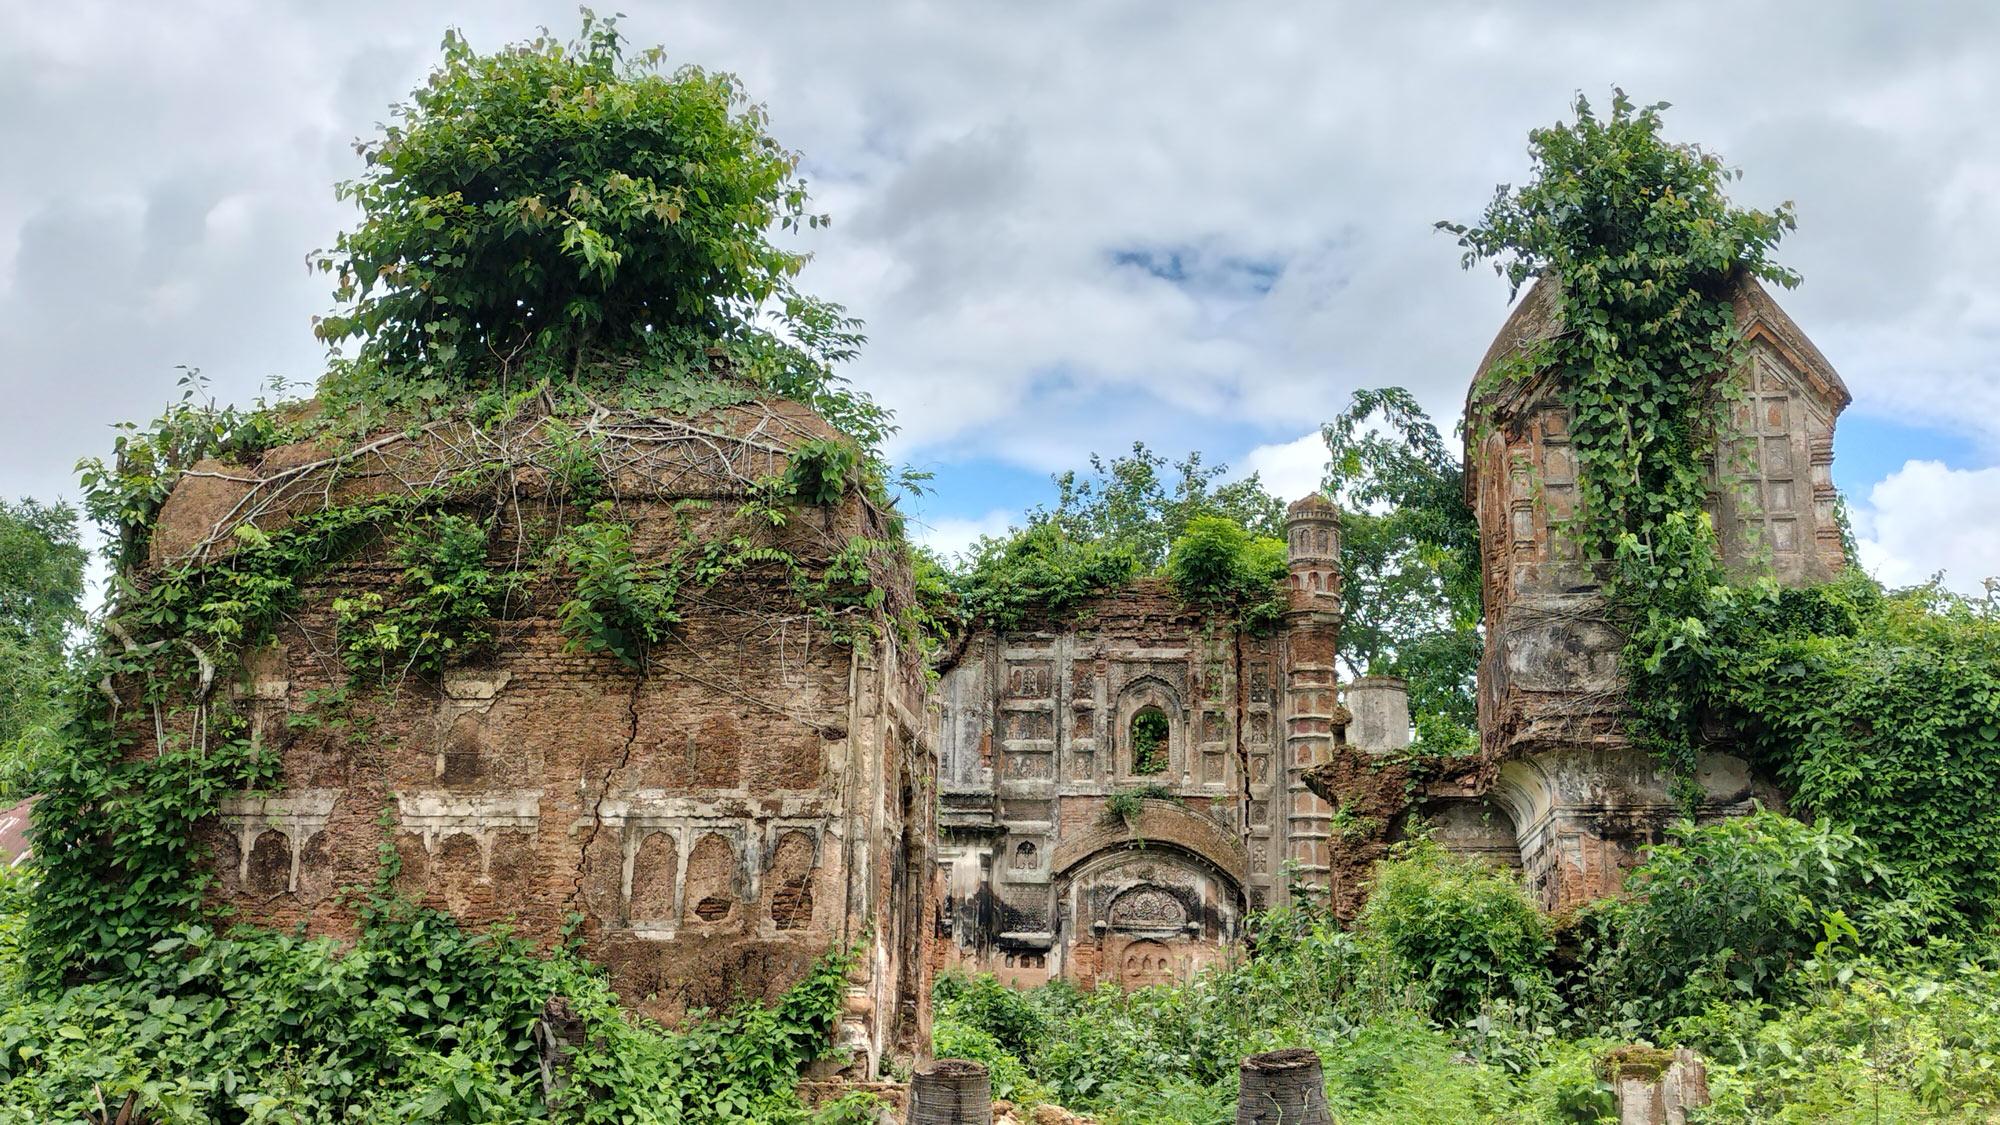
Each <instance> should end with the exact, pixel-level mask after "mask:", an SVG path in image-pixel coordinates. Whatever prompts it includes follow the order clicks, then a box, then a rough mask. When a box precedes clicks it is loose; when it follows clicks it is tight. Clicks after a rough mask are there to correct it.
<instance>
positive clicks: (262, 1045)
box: [0, 897, 848, 1125]
mask: <svg viewBox="0 0 2000 1125" xmlns="http://www.w3.org/2000/svg"><path fill="white" fill-rule="evenodd" d="M364 918H365V919H366V925H365V926H364V928H363V931H362V933H361V935H360V937H359V938H358V939H357V940H355V941H354V942H352V943H351V945H343V944H342V943H339V942H336V941H334V940H333V939H330V938H317V939H306V938H301V937H296V936H291V935H286V934H279V933H273V932H269V931H258V930H248V929H244V930H238V931H236V932H234V933H231V934H229V935H228V936H222V935H219V934H217V933H216V932H215V931H214V930H212V929H210V928H208V927H205V926H201V925H189V926H185V927H182V928H179V929H176V930H174V931H172V932H171V933H168V934H166V935H164V936H162V937H160V938H159V939H157V940H155V941H154V942H153V943H152V944H151V945H149V946H148V947H147V949H146V951H145V956H143V957H141V958H139V959H137V960H136V961H135V962H134V963H133V964H131V965H130V966H128V967H127V968H126V969H125V970H124V971H123V972H122V973H120V974H119V975H117V976H116V977H113V978H110V979H106V980H102V981H97V982H93V983H88V984H78V985H74V986H71V987H67V988H48V989H26V988H21V987H19V986H18V985H10V986H8V987H6V988H4V990H0V1122H22V1123H26V1122H30V1121H46V1120H57V1119H61V1120H76V1119H79V1118H80V1117H82V1116H83V1115H84V1114H86V1113H88V1112H92V1111H94V1110H96V1109H97V1107H98V1104H99V1103H98V1100H97V1099H98V1097H99V1096H100V1094H101V1095H102V1096H103V1097H104V1098H105V1099H106V1100H107V1102H108V1103H109V1104H110V1105H111V1106H112V1107H113V1108H114V1109H115V1108H116V1107H117V1106H118V1105H119V1104H120V1102H121V1101H122V1100H123V1099H124V1098H125V1097H126V1096H127V1095H128V1094H132V1095H136V1109H137V1110H138V1111H139V1113H140V1115H141V1117H142V1118H143V1119H145V1120H154V1121H159V1122H162V1123H163V1125H171V1123H181V1122H185V1123H189V1125H193V1123H196V1122H201V1123H207V1122H250V1121H283V1122H334V1121H343V1122H376V1121H379V1122H402V1121H415V1120H422V1121H438V1122H467V1123H471V1122H492V1121H522V1120H528V1119H536V1120H539V1119H543V1118H544V1117H548V1118H552V1119H554V1120H557V1121H575V1122H600V1121H601V1122H612V1121H618V1122H659V1123H683V1122H684V1123H688V1125H692V1123H694V1122H731V1121H733V1122H744V1123H749V1122H797V1123H804V1122H806V1121H808V1120H809V1115H808V1114H807V1113H806V1112H805V1111H804V1110H803V1109H802V1108H801V1107H800V1106H799V1105H798V1103H797V1101H796V1100H795V1098H794V1096H793V1094H792V1086H793V1084H794V1083H795V1081H796V1079H797V1075H798V1068H799V1066H800V1064H801V1063H803V1062H806V1061H810V1059H812V1058H813V1057H814V1056H815V1055H817V1054H818V1053H819V1051H820V1050H821V1049H822V1048H823V1047H824V1045H825V1044H826V1042H827V1033H828V1030H829V1028H830V1027H831V1026H832V1022H833V1020H834V1018H835V1016H836V1015H837V1013H838V1010H839V1001H840V997H841V995H842V993H843V991H844V988H845V973H846V970H847V967H848V960H847V959H846V958H844V957H842V956H838V955H829V956H828V957H827V958H825V959H823V960H822V961H821V962H820V963H819V965H818V966H816V967H815V969H814V970H813V971H812V972H811V973H810V974H809V975H808V976H807V977H806V979H805V980H803V981H801V982H800V984H798V985H797V986H795V987H794V988H793V989H792V990H791V991H790V992H789V993H787V994H786V996H785V997H784V998H783V999H782V1000H781V1001H780V1002H779V1004H778V1005H777V1006H776V1007H774V1008H764V1007H761V1006H758V1005H754V1004H753V1005H745V1006H743V1007H740V1008H737V1009H734V1010H732V1011H730V1012H727V1013H721V1014H716V1015H711V1016H707V1017H703V1016H701V1015H700V1014H699V1013H697V1014H696V1017H695V1018H694V1019H692V1020H691V1021H690V1023H689V1025H688V1026H687V1027H685V1028H683V1029H682V1030H679V1031H668V1030H666V1029H663V1028H661V1027H659V1026H658V1025H656V1024H653V1023H651V1022H650V1021H646V1020H643V1019H639V1018H635V1017H630V1016H627V1015H626V1014H624V1013H623V1012H621V1011H620V1010H619V1009H618V1007H617V1004H616V998H615V997H614V996H613V995H612V993H611V991H610V989H609V988H608V986H607V985H606V982H605V980H604V978H603V975H602V974H601V973H600V972H599V971H598V970H596V969H595V968H594V967H592V966H591V965H589V964H588V963H586V962H584V961H583V960H581V959H580V958H579V957H578V956H577V955H576V954H575V953H574V952H572V951H570V950H568V949H558V950H555V951H553V952H551V953H548V954H540V953H537V952H536V951H535V949H534V948H533V947H532V946H531V945H529V944H528V943H526V942H523V941H521V940H519V939H517V938H514V937H512V936H509V935H508V934H507V933H506V932H505V931H504V930H498V931H494V932H491V933H473V932H470V931H466V930H464V929H461V928H460V927H459V926H458V925H457V924H456V923H455V922H454V921H453V920H452V919H451V918H449V917H448V916H445V915H441V914H437V913H434V912H431V911H427V910H421V909H417V908H414V907H411V906H409V905H408V904H402V903H396V902H394V901H393V900H385V899H382V898H379V897H378V898H377V899H376V900H375V901H374V903H373V906H372V908H371V909H369V910H367V911H365V912H364ZM14 955H15V956H17V957H18V956H20V955H21V954H20V951H18V950H16V951H14ZM7 968H8V969H9V970H10V971H12V972H15V973H18V972H19V966H18V964H17V963H12V962H10V964H9V965H8V966H7ZM551 996H558V997H562V998H564V1000H565V1001H566V1002H567V1003H568V1005H569V1006H570V1007H571V1009H572V1010H573V1011H574V1012H575V1013H576V1014H577V1015H578V1017H579V1018H580V1019H581V1020H582V1022H583V1026H584V1032H585V1034H584V1037H583V1042H582V1043H580V1044H578V1053H577V1054H576V1056H575V1057H574V1058H573V1060H572V1062H571V1069H570V1081H571V1083H572V1086H571V1089H570V1092H569V1093H568V1094H567V1095H565V1096H564V1097H563V1098H562V1099H561V1100H560V1101H559V1103H558V1104H557V1105H556V1106H547V1105H545V1104H544V1103H543V1096H542V1087H541V1079H540V1075H539V1071H538V1058H537V1053H536V1049H535V1045H534V1041H533V1038H532V1035H531V1032H532V1027H533V1024H534V1023H535V1021H536V1020H537V1019H538V1018H539V1017H540V1016H541V1014H542V1011H543V1005H544V1002H545V1001H547V1000H548V999H549V998H550V997H551ZM825 1120H829V1121H830V1120H834V1118H831V1117H829V1118H827V1119H825Z"/></svg>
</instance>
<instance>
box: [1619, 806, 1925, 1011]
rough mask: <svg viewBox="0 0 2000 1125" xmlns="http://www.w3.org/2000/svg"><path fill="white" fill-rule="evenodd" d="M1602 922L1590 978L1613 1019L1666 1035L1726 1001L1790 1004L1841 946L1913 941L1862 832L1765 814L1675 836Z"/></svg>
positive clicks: (1629, 882) (1677, 831) (1684, 827)
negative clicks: (1680, 1021)
mask: <svg viewBox="0 0 2000 1125" xmlns="http://www.w3.org/2000/svg"><path fill="white" fill-rule="evenodd" d="M1625 889H1626V894H1627V897H1625V898H1621V899H1619V900H1616V901H1610V902H1605V903H1602V904H1600V905H1599V906H1597V907H1596V908H1595V909H1594V910H1593V911H1592V913H1593V914H1594V915H1595V918H1594V919H1593V921H1594V922H1595V923H1597V924H1598V925H1600V926H1601V927H1602V928H1603V933H1604V935H1605V936H1604V937H1601V938H1600V939H1599V940H1600V941H1601V942H1603V944H1604V948H1603V951H1602V953H1601V955H1600V956H1598V957H1597V958H1595V960H1594V961H1592V962H1591V963H1590V965H1589V966H1588V968H1587V973H1588V975H1589V978H1590V980H1591V982H1592V988H1593V990H1594V991H1595V992H1596V994H1597V995H1598V996H1599V997H1601V998H1603V1000H1604V1002H1605V1003H1606V1005H1607V1008H1608V1012H1607V1014H1615V1015H1618V1016H1623V1017H1627V1018H1633V1019H1637V1020H1639V1021H1640V1022H1641V1024H1642V1026H1658V1025H1659V1024H1660V1023H1663V1022H1665V1021H1666V1020H1669V1019H1671V1018H1673V1017H1675V1016H1681V1015H1690V1014H1693V1013H1695V1012H1698V1011H1700V1010H1702V1009H1703V1008H1706V1007H1707V1006H1708V1005H1709V1004H1711V1003H1713V1002H1715V1001H1718V1000H1737V999H1755V1000H1769V999H1784V998H1786V997H1789V996H1793V995H1796V994H1798V993H1799V991H1800V990H1801V989H1803V988H1805V987H1806V986H1808V985H1809V984H1810V978H1809V977H1808V976H1807V975H1806V974H1805V972H1804V969H1805V968H1806V965H1807V962H1809V961H1811V960H1813V959H1814V957H1815V956H1818V955H1823V954H1824V953H1825V952H1826V951H1824V950H1819V951H1818V952H1816V950H1818V947H1819V946H1820V945H1821V943H1823V942H1828V941H1829V939H1830V938H1831V939H1832V942H1833V944H1834V945H1836V946H1838V945H1842V944H1845V945H1846V946H1847V947H1848V948H1849V950H1850V951H1851V950H1852V948H1853V946H1855V945H1857V944H1862V943H1864V942H1865V943H1866V944H1867V945H1868V946H1870V947H1876V948H1883V947H1891V948H1893V947H1896V946H1900V945H1901V944H1903V943H1904V942H1905V941H1906V940H1907V938H1908V937H1909V936H1910V935H1909V929H1910V926H1909V917H1908V914H1907V911H1906V908H1905V904H1904V903H1903V902H1902V901H1901V900H1900V899H1899V898H1898V897H1897V895H1896V893H1895V889H1896V880H1895V879H1894V877H1893V876H1892V874H1891V872H1890V871H1889V870H1888V869H1887V868H1886V867H1884V866H1883V865H1882V864H1881V863H1879V862H1878V861H1877V860H1876V859H1875V857H1874V852H1873V850H1872V849H1871V848H1869V847H1868V845H1867V844H1865V843H1864V842H1863V841H1861V840H1860V839H1859V838H1857V837H1856V836H1855V835H1854V834H1853V833H1851V832H1847V831H1844V830H1841V829H1837V828H1831V827H1827V826H1825V825H1813V824H1802V823H1800V822H1799V821H1796V820H1793V819H1791V818H1790V817H1786V816H1782V815H1780V814H1778V813H1774V812H1770V811H1767V810H1763V809H1759V810H1757V811H1756V812H1755V813H1753V814H1752V815H1750V816H1743V817H1732V818H1729V819H1727V820H1724V821H1721V822H1719V823H1716V824H1709V825H1703V826H1700V827H1695V826H1693V825H1689V824H1686V823H1683V824H1680V825H1678V826H1676V827H1674V828H1671V829H1669V830H1668V839H1667V841H1666V842H1665V843H1661V844H1655V845H1653V846H1652V847H1651V848H1649V849H1648V850H1647V853H1646V860H1645V862H1644V863H1642V864H1641V865H1640V866H1639V867H1637V868H1636V869H1634V870H1633V871H1632V873H1631V874H1630V875H1629V876H1628V877H1627V879H1626V883H1625Z"/></svg>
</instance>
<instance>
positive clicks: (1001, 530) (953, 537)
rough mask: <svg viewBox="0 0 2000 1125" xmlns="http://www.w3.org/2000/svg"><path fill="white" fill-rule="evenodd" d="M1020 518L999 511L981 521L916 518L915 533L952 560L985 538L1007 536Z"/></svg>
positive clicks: (923, 542)
mask: <svg viewBox="0 0 2000 1125" xmlns="http://www.w3.org/2000/svg"><path fill="white" fill-rule="evenodd" d="M1020 518H1021V517H1020V515H1019V514H1018V513H1015V512H1009V511H1005V510H1001V509H995V510H993V511H990V512H988V513H986V514H985V515H983V516H980V517H978V518H977V519H965V518H962V517H959V516H947V517H944V518H941V519H937V520H932V521H930V522H928V523H927V522H925V521H922V520H916V519H913V520H911V521H910V525H911V531H912V533H913V535H914V537H915V538H916V540H917V542H918V543H921V544H923V545H924V546H926V547H929V548H930V549H931V550H933V551H936V552H937V553H938V554H940V555H943V556H944V557H945V558H947V559H950V558H952V557H954V556H956V555H958V554H960V553H962V552H964V551H965V549H966V548H968V547H970V546H972V545H973V543H975V542H977V541H978V540H979V537H980V536H982V535H1003V534H1005V533H1006V531H1007V529H1008V528H1009V527H1011V526H1012V525H1013V524H1014V523H1015V522H1016V521H1018V520H1019V519H1020Z"/></svg>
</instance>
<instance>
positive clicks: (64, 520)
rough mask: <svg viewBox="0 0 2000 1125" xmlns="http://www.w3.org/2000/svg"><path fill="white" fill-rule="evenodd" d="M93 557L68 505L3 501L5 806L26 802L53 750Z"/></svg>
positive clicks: (0, 707)
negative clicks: (68, 654) (72, 637)
mask: <svg viewBox="0 0 2000 1125" xmlns="http://www.w3.org/2000/svg"><path fill="white" fill-rule="evenodd" d="M86 557H87V556H86V554H85V552H84V549H83V547H82V545H81V544H80V543H79V542H78V541H77V526H76V513H75V511H73V510H72V509H71V508H70V507H69V506H68V505H66V504H43V503H40V502H38V501H35V500H30V499H23V500H21V501H19V502H16V503H8V502H6V501H4V500H0V800H8V799H11V798H13V797H16V796H19V795H21V793H22V792H23V790H24V788H26V787H27V786H29V785H31V784H32V775H33V773H34V769H35V767H36V765H37V763H39V762H40V761H41V760H42V759H43V757H44V755H45V754H46V753H47V752H48V750H49V748H50V747H51V746H52V745H53V744H54V741H55V738H56V732H57V730H59V729H60V727H61V726H62V722H63V718H64V715H65V711H64V709H63V707H62V706H61V703H60V699H59V691H58V683H59V681H60V679H61V675H62V668H63V660H64V653H65V651H66V649H67V646H68V639H69V634H70V631H71V630H73V629H75V628H76V627H77V626H78V625H80V624H82V622H83V611H82V608H81V606H80V605H79V602H80V600H81V599H82V597H83V567H84V562H85V560H86Z"/></svg>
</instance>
